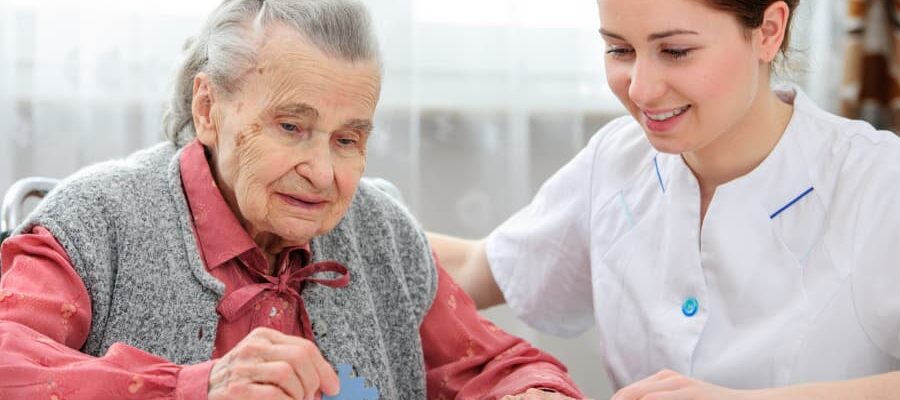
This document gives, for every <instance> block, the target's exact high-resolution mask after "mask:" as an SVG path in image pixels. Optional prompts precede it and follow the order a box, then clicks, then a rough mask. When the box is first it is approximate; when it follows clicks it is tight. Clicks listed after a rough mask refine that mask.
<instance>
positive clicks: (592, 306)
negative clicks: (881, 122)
mask: <svg viewBox="0 0 900 400" xmlns="http://www.w3.org/2000/svg"><path fill="white" fill-rule="evenodd" d="M782 96H783V97H785V98H787V100H788V101H793V102H794V106H795V108H794V115H793V117H792V119H791V121H790V124H789V126H788V128H787V130H786V132H785V133H784V135H783V136H782V138H781V140H780V141H779V143H778V144H777V145H776V147H775V148H774V150H773V151H772V153H771V154H770V155H769V156H768V157H767V158H766V159H765V161H763V162H762V164H760V165H759V166H758V167H757V168H756V169H755V170H753V171H752V172H750V173H749V174H747V175H745V176H743V177H740V178H738V179H735V180H733V181H731V182H729V183H727V184H724V185H722V186H720V187H719V188H718V189H717V190H716V193H715V196H714V197H713V199H712V202H711V203H710V205H709V209H708V211H707V214H706V217H705V220H704V223H703V227H702V229H701V227H700V191H699V186H698V184H697V180H696V178H695V177H694V176H693V174H692V173H691V171H690V169H689V168H688V166H687V165H686V164H685V163H684V161H683V159H682V158H681V156H679V155H670V154H664V153H659V152H657V151H656V150H654V149H653V148H652V147H651V146H650V144H649V142H648V141H647V139H646V137H645V136H644V133H643V131H642V130H641V128H640V126H639V125H638V124H637V123H636V122H635V121H634V120H633V119H632V118H630V117H623V118H620V119H617V120H615V121H612V122H611V123H609V124H608V125H607V126H606V127H604V128H603V129H602V130H600V131H599V132H598V133H597V134H596V135H595V136H594V137H593V139H592V140H591V141H590V143H589V144H588V146H587V147H586V148H585V149H584V150H582V151H581V152H580V153H579V154H578V155H577V156H576V157H575V158H574V159H573V160H572V161H570V162H569V163H568V164H567V165H566V166H564V167H563V168H562V169H561V170H560V171H558V172H557V173H556V174H555V175H554V176H553V177H551V178H550V179H549V180H548V181H547V182H546V183H545V184H544V185H543V186H542V187H541V189H540V191H539V192H538V194H537V195H536V197H535V198H534V200H533V202H532V203H531V204H530V205H529V206H528V207H526V208H524V209H522V210H521V211H519V212H518V213H517V214H516V215H514V216H513V217H511V218H510V219H509V220H508V221H506V222H505V223H504V224H503V225H502V226H500V227H499V228H497V230H495V231H494V232H493V233H492V234H491V235H490V236H489V238H488V242H487V254H488V259H489V261H490V264H491V270H492V271H493V274H494V276H495V278H496V280H497V282H498V284H499V286H500V288H501V289H502V291H503V293H504V295H505V296H506V300H507V302H508V303H509V305H510V306H511V307H512V309H513V310H514V311H515V312H516V313H517V314H518V316H519V317H520V318H522V319H523V320H525V321H527V322H528V323H529V324H531V325H532V326H534V327H536V328H538V329H541V330H543V331H547V332H550V333H556V334H561V335H566V334H576V333H579V332H581V331H583V330H585V329H587V328H589V327H590V326H591V325H592V324H593V323H595V322H596V323H597V324H598V328H599V331H600V338H599V340H600V343H601V348H602V353H603V354H604V355H605V356H606V359H605V361H606V364H607V367H608V370H609V372H610V374H611V376H612V379H613V383H614V385H616V386H617V387H621V386H624V385H627V384H629V383H632V382H634V381H636V380H639V379H642V378H644V377H647V376H649V375H651V374H653V373H655V372H657V371H658V370H660V369H663V368H669V369H673V370H676V371H678V372H681V373H684V374H688V375H691V376H694V377H697V378H699V379H702V380H705V381H708V382H711V383H716V384H720V385H725V386H728V387H733V388H762V387H775V386H783V385H788V384H793V383H801V382H811V381H822V380H836V379H846V378H851V377H859V376H865V375H872V374H877V373H883V372H888V371H891V370H895V369H898V367H900V362H898V359H900V139H898V138H897V137H896V136H894V135H893V134H891V133H889V132H884V131H876V130H875V129H874V128H872V127H871V126H870V125H869V124H867V123H865V122H860V121H852V120H847V119H843V118H840V117H837V116H835V115H832V114H829V113H827V112H825V111H823V110H821V109H819V108H817V107H816V106H815V105H814V104H813V103H812V102H811V101H810V100H809V99H808V98H807V97H806V96H805V95H803V94H802V93H797V94H796V95H794V93H783V94H782ZM792 97H796V98H794V99H791V98H792ZM598 362H599V360H598Z"/></svg>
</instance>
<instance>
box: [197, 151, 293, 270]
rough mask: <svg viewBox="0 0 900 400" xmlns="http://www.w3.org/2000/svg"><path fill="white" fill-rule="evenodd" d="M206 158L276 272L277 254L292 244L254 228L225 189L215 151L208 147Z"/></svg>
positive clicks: (234, 210)
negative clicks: (216, 166) (217, 165)
mask: <svg viewBox="0 0 900 400" xmlns="http://www.w3.org/2000/svg"><path fill="white" fill-rule="evenodd" d="M206 160H207V164H209V170H210V172H212V175H213V179H215V181H216V186H217V187H218V188H219V191H220V192H221V193H222V197H223V198H224V199H225V203H226V204H228V208H230V209H231V212H232V213H233V214H234V215H235V216H236V217H237V219H238V222H240V224H241V226H243V227H244V230H245V231H247V234H248V235H250V239H253V242H254V243H256V246H258V247H259V249H260V250H261V251H262V253H263V255H264V256H265V257H266V260H267V261H268V262H269V271H270V274H274V271H275V269H277V268H278V266H277V265H275V262H276V260H277V258H276V256H277V255H278V254H279V253H281V252H282V251H283V250H284V249H285V248H287V247H290V246H291V244H290V243H287V242H285V241H284V240H283V239H282V238H281V237H279V236H278V235H275V234H272V233H271V232H264V231H259V230H257V229H254V228H253V226H252V225H251V224H250V222H249V221H247V220H246V219H245V218H244V217H243V216H242V215H241V213H240V212H239V208H238V205H237V198H236V197H235V195H234V192H233V191H231V190H228V189H225V188H227V186H225V185H224V184H223V182H222V178H221V177H220V175H219V172H218V171H217V170H216V168H215V165H216V155H215V153H214V152H211V151H210V150H209V149H207V150H206Z"/></svg>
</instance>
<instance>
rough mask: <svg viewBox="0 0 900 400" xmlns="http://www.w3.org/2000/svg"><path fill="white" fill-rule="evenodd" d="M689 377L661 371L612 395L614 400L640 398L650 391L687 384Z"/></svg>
mask: <svg viewBox="0 0 900 400" xmlns="http://www.w3.org/2000/svg"><path fill="white" fill-rule="evenodd" d="M686 381H687V378H686V377H684V376H683V375H680V374H678V373H675V372H672V371H661V372H659V373H657V374H655V375H653V376H650V377H647V378H645V379H643V380H641V381H638V382H635V383H633V384H631V385H628V386H626V387H624V388H622V389H621V390H619V391H618V392H616V394H615V395H614V396H613V397H612V400H639V399H643V398H644V396H646V395H648V394H650V393H657V392H670V391H674V390H676V389H679V388H681V387H683V386H685V384H686Z"/></svg>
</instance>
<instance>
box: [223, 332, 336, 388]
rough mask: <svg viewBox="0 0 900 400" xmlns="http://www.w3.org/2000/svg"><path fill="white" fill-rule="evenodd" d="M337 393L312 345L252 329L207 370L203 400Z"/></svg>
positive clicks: (329, 372) (331, 374)
mask: <svg viewBox="0 0 900 400" xmlns="http://www.w3.org/2000/svg"><path fill="white" fill-rule="evenodd" d="M339 390H340V387H339V381H338V377H337V374H335V372H334V369H333V368H332V367H331V365H330V364H329V363H328V362H327V361H325V359H324V358H323V357H322V354H321V353H320V352H319V349H318V348H316V345H315V343H313V342H311V341H309V340H306V339H303V338H300V337H296V336H289V335H285V334H283V333H280V332H278V331H275V330H272V329H266V328H257V329H255V330H253V331H252V332H250V334H249V335H247V337H245V338H244V339H243V340H241V342H240V343H238V344H237V346H235V347H234V348H233V349H232V350H231V351H229V352H228V354H226V355H225V356H224V357H222V358H221V359H220V360H219V361H218V362H216V364H215V365H214V366H213V368H212V371H211V372H210V377H209V396H208V398H209V399H210V400H218V399H254V400H262V399H279V400H281V399H285V400H287V399H303V400H313V399H315V398H317V397H316V396H317V394H319V393H320V392H324V393H325V394H328V395H336V394H337V393H338V391H339Z"/></svg>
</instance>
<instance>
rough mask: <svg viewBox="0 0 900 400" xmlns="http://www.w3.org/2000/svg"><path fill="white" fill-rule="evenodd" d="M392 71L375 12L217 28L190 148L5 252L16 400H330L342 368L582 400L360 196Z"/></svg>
mask: <svg viewBox="0 0 900 400" xmlns="http://www.w3.org/2000/svg"><path fill="white" fill-rule="evenodd" d="M379 65H380V63H379V55H378V51H377V46H376V43H375V41H374V39H373V35H372V34H371V28H370V24H369V22H368V15H367V13H366V11H365V9H364V7H363V6H361V5H360V4H358V3H357V2H355V1H352V0H330V1H324V0H316V1H311V0H310V1H303V0H266V1H260V0H226V1H225V2H224V3H223V4H222V5H221V6H220V7H218V8H217V9H216V10H215V11H214V13H213V14H212V16H211V17H210V18H209V20H208V21H207V23H206V25H205V27H204V28H203V30H202V32H201V33H200V35H199V36H198V38H197V40H196V41H194V42H193V44H191V45H190V46H189V48H188V49H187V58H186V61H185V62H184V64H183V66H182V69H181V70H180V71H179V74H178V77H177V81H176V86H175V93H174V98H173V100H172V103H171V105H170V109H169V112H168V113H167V115H166V117H165V127H166V128H165V129H166V132H167V134H168V136H169V137H170V139H171V141H170V142H168V143H164V144H160V145H157V146H155V147H152V148H149V149H146V150H143V151H140V152H138V153H136V154H134V155H132V156H130V157H128V158H126V159H124V160H118V161H112V162H108V163H104V164H100V165H96V166H93V167H90V168H87V169H86V170H83V171H81V172H79V173H77V174H75V175H74V176H72V177H70V178H69V179H67V180H65V181H64V182H63V183H62V184H61V185H59V186H58V187H57V189H56V190H54V192H52V193H51V194H50V196H48V197H47V198H46V199H45V200H44V201H43V202H42V204H41V205H40V206H39V208H38V209H37V210H35V212H34V213H32V215H31V216H30V217H29V219H28V220H27V221H26V223H25V224H24V225H23V226H21V227H20V228H19V230H18V232H17V233H16V234H15V236H13V237H11V238H10V239H8V240H7V242H6V243H4V245H3V248H2V266H3V274H2V283H0V354H3V357H2V359H0V377H2V378H0V398H45V399H46V398H51V399H98V398H178V399H181V398H210V399H219V398H232V399H235V398H237V399H242V398H254V399H287V398H290V399H301V398H302V399H312V398H314V397H316V396H317V395H319V394H320V393H325V394H327V395H335V394H337V393H338V392H339V390H340V387H339V386H340V379H339V377H338V376H337V374H336V373H335V371H334V368H335V367H336V366H341V365H343V366H345V367H343V368H340V369H341V370H344V371H347V370H354V371H355V373H356V374H357V376H358V377H361V378H365V379H366V380H367V384H368V385H370V386H371V387H370V389H374V390H377V391H378V392H379V393H380V396H381V398H385V399H417V398H424V397H426V395H427V397H428V398H453V397H456V398H499V397H502V396H505V395H517V396H516V397H521V398H544V397H546V398H551V397H556V398H566V396H573V397H577V396H580V393H579V392H578V390H577V389H576V388H575V387H574V386H573V384H572V383H571V381H570V380H569V378H568V376H567V375H566V372H565V368H564V367H563V366H561V365H560V364H559V362H557V361H556V360H554V359H553V358H552V357H550V356H548V355H546V354H543V353H541V352H540V351H538V350H536V349H534V348H532V347H530V346H529V345H528V344H527V343H525V342H524V341H522V340H520V339H517V338H513V337H511V336H509V335H507V334H505V333H503V332H500V331H498V330H497V329H496V328H494V327H493V326H491V325H490V324H489V323H487V322H485V321H484V320H482V319H480V318H479V317H478V315H477V313H476V312H475V310H474V306H473V303H472V302H471V300H470V299H469V298H468V297H467V296H465V295H464V293H463V292H461V291H459V290H458V288H457V287H456V286H455V285H454V284H453V283H452V282H451V281H450V280H449V278H448V276H447V275H445V274H444V273H443V272H442V271H441V269H440V268H437V267H436V265H435V260H434V259H433V258H432V254H431V252H430V250H429V247H428V244H427V243H426V241H425V237H424V235H423V233H422V231H421V230H420V228H419V227H418V226H417V225H416V224H415V223H414V221H413V220H412V218H411V217H410V216H409V215H408V214H407V213H406V212H405V211H404V209H403V208H402V207H400V206H398V205H397V204H396V203H394V202H393V201H391V200H390V199H389V198H387V197H386V196H385V195H384V194H382V193H380V192H379V191H378V190H376V189H373V188H372V187H370V186H367V185H365V184H359V182H360V177H361V176H362V173H363V170H364V169H365V165H366V139H367V137H368V136H369V134H370V132H371V130H372V122H371V120H372V116H373V114H374V111H375V106H376V103H377V100H378V95H379V88H380V67H379ZM76 349H77V350H76ZM345 387H350V386H349V385H348V386H345ZM538 389H541V390H538ZM553 392H555V393H553ZM563 394H565V395H566V396H563ZM345 398H346V397H345Z"/></svg>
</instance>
